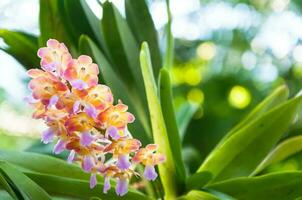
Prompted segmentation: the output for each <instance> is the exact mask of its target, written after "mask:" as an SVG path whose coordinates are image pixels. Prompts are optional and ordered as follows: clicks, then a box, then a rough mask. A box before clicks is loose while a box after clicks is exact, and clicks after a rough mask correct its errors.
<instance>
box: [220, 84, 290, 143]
mask: <svg viewBox="0 0 302 200" xmlns="http://www.w3.org/2000/svg"><path fill="white" fill-rule="evenodd" d="M288 93H289V91H288V88H287V86H286V85H282V86H280V87H278V88H277V89H275V90H274V91H273V92H272V93H271V94H270V95H269V96H267V97H266V98H265V99H264V100H263V101H262V102H260V103H259V104H258V105H257V106H256V107H255V108H254V109H253V110H252V111H251V112H250V113H249V114H248V115H247V116H246V117H245V118H244V119H243V120H242V121H241V122H240V123H238V124H237V125H236V126H235V127H234V128H232V129H231V130H230V131H229V132H228V133H227V134H226V135H225V136H224V138H223V139H222V140H221V141H220V142H219V144H218V145H217V146H219V145H221V144H222V143H223V142H224V141H225V140H226V139H228V138H229V137H230V136H232V135H233V134H234V133H236V131H238V130H240V129H241V128H243V127H244V126H246V125H247V124H249V123H251V122H252V121H254V120H256V119H257V118H259V117H260V116H262V115H263V114H264V113H266V112H267V111H269V110H271V109H272V108H274V107H276V106H277V105H280V104H281V103H283V102H285V101H286V99H287V98H288Z"/></svg>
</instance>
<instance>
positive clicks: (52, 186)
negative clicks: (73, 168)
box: [26, 172, 152, 200]
mask: <svg viewBox="0 0 302 200" xmlns="http://www.w3.org/2000/svg"><path fill="white" fill-rule="evenodd" d="M26 175H27V176H28V177H30V178H31V179H32V180H33V181H35V182H36V183H37V184H38V185H40V187H42V188H43V189H44V190H45V191H47V192H48V193H49V194H52V195H56V196H62V197H68V198H67V199H70V197H74V198H78V199H89V198H92V197H99V198H101V199H112V200H115V199H124V200H133V199H136V200H151V199H152V198H149V197H147V196H146V195H144V194H142V193H140V192H138V191H136V190H133V189H130V190H129V192H128V193H127V194H126V195H125V196H123V197H119V196H117V195H116V194H115V191H114V187H113V186H112V187H111V189H110V190H109V191H108V193H107V194H104V193H103V182H102V181H100V180H98V181H99V183H98V184H97V185H96V187H95V188H94V189H90V188H89V181H84V180H76V179H71V178H64V177H59V176H52V175H46V174H38V173H33V172H27V173H26Z"/></svg>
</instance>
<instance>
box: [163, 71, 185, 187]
mask: <svg viewBox="0 0 302 200" xmlns="http://www.w3.org/2000/svg"><path fill="white" fill-rule="evenodd" d="M158 85H159V87H158V88H159V95H160V103H161V109H162V113H163V116H164V120H165V124H166V129H167V134H168V139H169V144H170V148H171V151H172V154H173V156H174V163H175V165H176V173H177V178H178V181H179V183H178V184H180V185H181V184H184V181H185V177H186V174H185V166H184V164H183V159H182V156H181V142H180V138H179V133H178V127H177V123H176V118H175V112H174V106H173V99H172V98H173V97H172V86H171V80H170V75H169V72H168V71H167V70H166V69H165V68H163V69H161V70H160V74H159V84H158ZM181 188H183V187H180V189H181Z"/></svg>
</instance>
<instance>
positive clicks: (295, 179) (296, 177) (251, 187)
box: [209, 172, 302, 200]
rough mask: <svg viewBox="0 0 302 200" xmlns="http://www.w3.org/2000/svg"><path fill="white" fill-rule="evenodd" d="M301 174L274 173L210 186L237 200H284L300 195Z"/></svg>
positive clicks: (301, 193) (301, 185)
mask: <svg viewBox="0 0 302 200" xmlns="http://www.w3.org/2000/svg"><path fill="white" fill-rule="evenodd" d="M301 187H302V173H301V172H285V173H274V174H268V175H264V176H259V177H250V178H236V179H231V180H228V181H224V182H220V183H216V184H213V185H210V186H209V188H211V189H214V190H218V191H220V192H223V193H225V194H228V195H230V196H233V197H234V198H236V199H239V200H255V199H257V200H285V199H295V198H297V197H299V196H301V195H302V190H301Z"/></svg>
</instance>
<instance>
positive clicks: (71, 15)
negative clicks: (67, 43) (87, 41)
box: [63, 0, 105, 51]
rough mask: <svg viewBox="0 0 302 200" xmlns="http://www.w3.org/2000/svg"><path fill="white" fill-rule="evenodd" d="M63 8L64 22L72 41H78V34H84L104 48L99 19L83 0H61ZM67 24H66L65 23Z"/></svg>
mask: <svg viewBox="0 0 302 200" xmlns="http://www.w3.org/2000/svg"><path fill="white" fill-rule="evenodd" d="M63 1H64V10H65V16H66V19H65V22H66V23H68V25H69V27H70V29H68V32H69V34H71V35H72V36H73V39H74V42H75V43H76V42H78V40H79V38H80V36H81V35H82V34H85V35H87V36H89V37H90V38H91V39H92V40H93V41H96V42H97V43H98V44H99V45H100V46H101V49H102V51H104V50H105V46H104V38H103V35H102V33H101V30H100V20H99V19H98V18H97V17H96V16H95V14H94V13H93V12H92V10H91V9H90V8H89V6H88V5H87V3H86V1H85V0H63ZM65 25H66V26H67V24H65Z"/></svg>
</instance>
